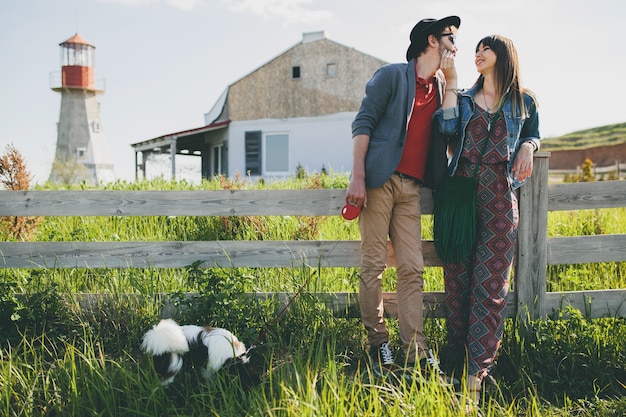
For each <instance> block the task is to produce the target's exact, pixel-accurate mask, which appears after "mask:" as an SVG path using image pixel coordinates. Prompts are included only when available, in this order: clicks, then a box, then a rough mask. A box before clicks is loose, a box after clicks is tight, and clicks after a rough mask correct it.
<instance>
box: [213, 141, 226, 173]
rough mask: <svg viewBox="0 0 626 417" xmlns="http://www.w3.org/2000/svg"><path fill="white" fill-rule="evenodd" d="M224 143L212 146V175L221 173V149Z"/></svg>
mask: <svg viewBox="0 0 626 417" xmlns="http://www.w3.org/2000/svg"><path fill="white" fill-rule="evenodd" d="M223 148H224V145H217V146H214V147H213V175H220V174H223V173H224V172H223V170H222V149H223Z"/></svg>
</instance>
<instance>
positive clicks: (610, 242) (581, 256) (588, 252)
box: [548, 234, 626, 265]
mask: <svg viewBox="0 0 626 417" xmlns="http://www.w3.org/2000/svg"><path fill="white" fill-rule="evenodd" d="M622 261H626V234H622V235H594V236H574V237H558V238H551V239H548V264H549V265H561V264H585V263H594V262H622Z"/></svg>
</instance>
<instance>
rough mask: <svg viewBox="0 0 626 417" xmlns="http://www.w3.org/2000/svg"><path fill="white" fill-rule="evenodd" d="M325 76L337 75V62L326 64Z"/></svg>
mask: <svg viewBox="0 0 626 417" xmlns="http://www.w3.org/2000/svg"><path fill="white" fill-rule="evenodd" d="M326 76H327V77H336V76H337V64H335V63H331V64H326Z"/></svg>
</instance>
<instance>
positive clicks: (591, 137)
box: [541, 123, 626, 152]
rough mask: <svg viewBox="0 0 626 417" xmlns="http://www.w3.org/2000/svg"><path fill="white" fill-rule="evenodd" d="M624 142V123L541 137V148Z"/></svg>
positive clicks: (559, 149)
mask: <svg viewBox="0 0 626 417" xmlns="http://www.w3.org/2000/svg"><path fill="white" fill-rule="evenodd" d="M625 142H626V123H619V124H614V125H607V126H600V127H595V128H592V129H586V130H580V131H576V132H572V133H568V134H566V135H563V136H558V137H554V138H543V139H542V140H541V150H542V151H546V152H551V151H564V150H572V149H586V148H593V147H597V146H611V145H619V144H621V143H625Z"/></svg>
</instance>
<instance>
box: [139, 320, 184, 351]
mask: <svg viewBox="0 0 626 417" xmlns="http://www.w3.org/2000/svg"><path fill="white" fill-rule="evenodd" d="M141 349H142V350H143V351H144V352H146V353H148V354H150V355H153V356H159V355H164V354H168V353H176V354H179V355H184V354H185V353H187V352H189V344H188V343H187V338H186V337H185V333H184V332H183V329H182V327H181V326H179V325H178V324H177V323H176V322H175V321H174V320H172V319H165V320H161V321H160V322H159V323H158V324H157V325H155V326H154V327H153V328H152V329H150V330H148V331H147V332H146V334H144V335H143V342H142V343H141Z"/></svg>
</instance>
